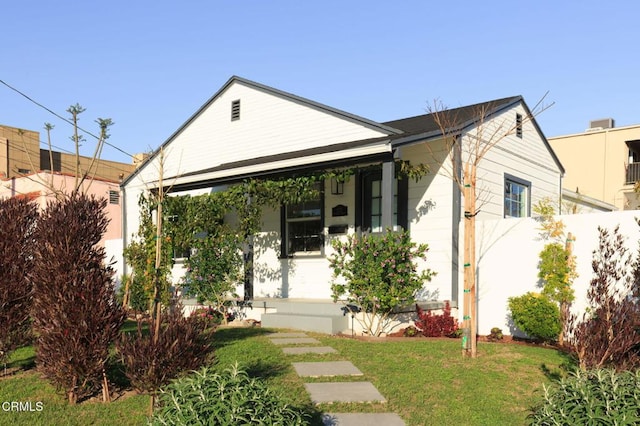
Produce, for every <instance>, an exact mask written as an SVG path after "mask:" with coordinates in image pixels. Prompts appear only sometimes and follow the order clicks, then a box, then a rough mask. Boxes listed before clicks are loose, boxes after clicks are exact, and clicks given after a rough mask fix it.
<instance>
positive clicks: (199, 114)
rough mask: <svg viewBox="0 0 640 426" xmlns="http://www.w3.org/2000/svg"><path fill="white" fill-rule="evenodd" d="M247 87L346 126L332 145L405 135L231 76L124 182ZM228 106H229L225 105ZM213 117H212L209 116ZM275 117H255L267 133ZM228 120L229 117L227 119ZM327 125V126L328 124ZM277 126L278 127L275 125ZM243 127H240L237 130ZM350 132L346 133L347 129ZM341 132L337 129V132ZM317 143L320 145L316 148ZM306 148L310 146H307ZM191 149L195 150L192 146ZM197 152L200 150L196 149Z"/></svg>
mask: <svg viewBox="0 0 640 426" xmlns="http://www.w3.org/2000/svg"><path fill="white" fill-rule="evenodd" d="M241 87H242V88H244V93H248V92H247V91H249V92H255V93H260V94H262V95H267V97H268V98H270V99H279V100H281V101H283V102H281V103H280V104H281V105H282V104H288V105H294V104H295V105H297V106H299V107H302V108H299V110H301V111H302V110H304V111H307V113H308V114H307V117H308V116H310V115H312V114H313V113H311V112H312V111H313V112H315V117H318V118H322V117H325V118H327V120H328V119H329V118H331V119H332V120H333V121H331V123H342V125H344V126H345V127H343V129H342V130H343V134H342V135H336V137H337V138H338V139H343V140H335V138H334V140H331V138H326V137H324V139H326V140H327V141H328V142H327V143H329V144H330V143H342V142H348V141H350V140H360V139H365V138H374V137H382V136H389V135H396V134H399V133H402V132H401V131H400V130H398V129H395V128H393V127H390V126H386V125H384V124H381V123H378V122H375V121H372V120H368V119H366V118H363V117H359V116H357V115H354V114H350V113H348V112H345V111H342V110H339V109H336V108H332V107H329V106H327V105H323V104H321V103H318V102H314V101H311V100H309V99H305V98H302V97H300V96H296V95H293V94H291V93H287V92H284V91H282V90H278V89H274V88H272V87H269V86H265V85H263V84H260V83H256V82H253V81H250V80H247V79H244V78H241V77H237V76H233V77H231V78H230V79H229V80H228V81H227V82H226V83H225V84H224V85H223V86H222V87H221V88H220V89H219V90H218V91H217V92H216V93H215V94H214V95H213V96H212V97H211V98H209V99H208V100H207V102H205V103H204V104H203V105H202V106H201V107H200V108H199V109H198V110H197V111H196V112H195V113H194V114H193V115H191V117H189V119H187V120H186V121H185V122H184V123H183V124H182V125H181V126H180V127H179V128H178V129H177V130H176V131H175V132H174V133H173V134H172V135H171V136H169V138H167V140H166V141H165V142H164V143H163V144H162V145H161V147H160V148H158V149H157V150H156V151H155V152H154V153H153V154H152V155H151V156H149V158H147V159H146V160H145V162H144V163H143V164H142V165H141V166H140V167H139V168H138V170H136V172H134V173H133V174H132V175H130V176H129V177H128V178H127V179H126V180H125V181H124V182H123V185H126V184H127V183H128V182H129V181H130V180H131V179H132V178H133V177H134V176H136V175H138V174H140V171H141V170H142V169H144V168H145V166H146V165H148V164H149V163H151V162H153V161H154V160H156V159H157V157H158V154H159V152H160V150H161V149H164V150H165V152H167V150H168V149H169V148H170V147H171V146H172V144H174V143H175V141H176V140H178V139H180V138H181V135H184V134H185V133H187V132H189V131H190V129H191V128H192V127H194V126H197V125H198V123H201V122H202V121H203V120H207V121H211V120H212V117H211V113H210V111H211V110H212V108H214V107H215V105H216V103H220V102H225V99H229V96H233V95H231V93H234V92H237V91H240V90H241V89H240V88H241ZM225 105H226V104H225ZM244 106H245V105H244V100H243V105H242V108H243V109H242V111H243V113H242V114H244V111H245V109H244ZM207 114H209V115H207ZM269 114H271V116H273V111H270V108H265V109H263V110H262V111H258V112H257V113H256V114H255V115H254V117H258V118H259V119H262V120H263V125H264V129H265V132H268V131H269V129H268V126H269V125H272V124H273V122H270V121H268V120H267V119H266V118H265V117H266V116H267V115H269ZM225 117H226V116H225ZM242 117H243V118H244V117H245V116H244V115H242ZM243 118H241V119H240V120H242V119H243ZM280 118H282V121H281V123H283V122H284V118H283V117H280ZM286 118H288V119H289V121H288V123H293V122H295V121H296V120H298V121H299V122H300V123H298V124H299V127H298V129H297V132H298V134H300V133H302V132H305V131H311V129H309V126H305V123H304V118H302V119H301V118H300V117H299V116H295V117H294V116H292V117H286ZM226 121H227V120H220V123H224V124H225V125H226ZM325 124H326V123H325ZM273 125H274V126H275V124H273ZM237 127H239V126H236V128H237ZM331 127H333V126H326V125H325V126H324V127H322V126H320V125H319V126H318V129H317V130H322V131H325V132H326V131H327V130H328V129H330V128H331ZM345 129H346V130H347V131H346V132H344V130H345ZM198 131H199V132H200V133H202V131H201V130H198ZM207 131H208V132H209V134H208V135H206V136H202V135H200V136H201V137H202V138H204V137H206V138H208V141H212V140H213V139H216V134H215V132H217V131H218V130H213V129H212V128H210V129H208V130H207ZM336 131H337V130H336ZM272 132H274V133H278V134H279V136H283V135H285V134H286V129H284V128H282V129H281V128H277V129H272ZM219 136H220V137H221V139H224V138H225V137H227V139H228V140H226V141H224V143H234V141H233V140H231V139H229V138H228V135H219ZM266 136H267V137H265V135H264V134H263V135H261V137H262V139H263V140H262V144H261V145H260V147H259V148H264V147H265V146H266V145H265V144H266V143H267V141H266V139H268V135H266ZM189 138H191V139H194V137H193V135H189ZM322 139H323V138H322V137H320V138H318V140H317V141H315V142H310V143H309V146H308V148H314V147H316V145H317V144H322V143H324V142H323V141H322ZM215 142H216V143H223V142H222V141H220V140H218V141H215ZM280 143H281V141H277V143H275V144H274V145H279V144H280ZM314 143H315V144H316V145H314ZM280 148H281V149H285V148H286V146H285V145H283V146H282V147H278V146H275V147H274V149H276V150H277V149H280ZM305 148H306V147H305ZM190 149H192V148H191V147H190ZM196 149H197V148H196ZM242 149H245V150H251V147H247V146H235V152H236V153H238V152H240V151H241V150H242ZM295 149H298V148H293V149H291V150H295ZM278 153H280V152H274V153H273V154H278ZM269 154H271V153H262V152H260V153H247V155H248V156H249V157H250V158H253V157H255V156H256V155H269ZM240 160H242V158H231V159H228V158H227V159H224V160H223V161H222V162H223V163H224V162H230V161H240ZM212 161H214V159H212ZM208 167H215V163H214V164H210V165H208ZM192 170H193V169H191V170H186V172H191V171H192Z"/></svg>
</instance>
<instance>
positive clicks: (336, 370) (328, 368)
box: [269, 333, 405, 426]
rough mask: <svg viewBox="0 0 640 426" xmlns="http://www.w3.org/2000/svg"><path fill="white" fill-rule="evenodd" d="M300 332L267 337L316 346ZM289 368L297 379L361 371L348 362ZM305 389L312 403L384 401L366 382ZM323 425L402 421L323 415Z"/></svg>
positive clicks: (289, 350)
mask: <svg viewBox="0 0 640 426" xmlns="http://www.w3.org/2000/svg"><path fill="white" fill-rule="evenodd" d="M306 336H307V335H306V334H304V333H272V334H270V335H269V338H270V340H271V342H272V343H274V344H276V345H279V346H286V345H300V344H320V343H321V342H320V341H319V340H316V339H313V338H309V337H306ZM282 351H283V353H285V354H291V355H293V354H305V353H316V354H326V353H335V352H337V351H336V350H335V349H333V348H332V347H330V346H292V347H283V348H282ZM293 367H294V369H295V370H296V373H298V375H299V376H301V377H320V376H347V375H349V376H351V375H362V372H361V371H360V370H359V369H358V368H357V367H356V366H355V365H353V364H352V363H351V362H350V361H326V362H294V363H293ZM304 386H305V388H306V389H307V392H309V395H310V396H311V401H312V402H313V403H314V404H320V403H333V402H353V403H357V402H387V400H386V399H385V398H384V397H383V396H382V395H381V394H380V392H378V390H377V389H376V387H375V386H374V385H373V384H372V383H370V382H328V383H305V384H304ZM322 421H323V424H324V425H325V426H369V425H384V426H404V425H405V423H404V421H403V420H402V419H401V418H400V416H398V415H397V414H395V413H326V414H324V415H323V416H322Z"/></svg>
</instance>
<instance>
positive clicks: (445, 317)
mask: <svg viewBox="0 0 640 426" xmlns="http://www.w3.org/2000/svg"><path fill="white" fill-rule="evenodd" d="M416 314H417V315H418V319H417V320H415V324H416V328H417V329H418V330H419V331H420V332H421V333H422V334H423V335H424V336H426V337H444V336H446V337H455V333H456V332H457V331H458V328H459V327H458V321H457V320H456V319H455V318H454V317H452V316H451V305H450V304H449V301H446V302H445V304H444V308H443V309H442V313H441V314H434V313H433V312H431V311H426V312H425V311H424V310H422V308H420V306H418V305H417V304H416Z"/></svg>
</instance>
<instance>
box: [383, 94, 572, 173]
mask: <svg viewBox="0 0 640 426" xmlns="http://www.w3.org/2000/svg"><path fill="white" fill-rule="evenodd" d="M491 104H495V105H496V106H495V108H493V109H491V110H489V111H488V112H487V114H486V117H490V116H492V115H495V114H498V113H500V112H502V111H504V110H506V109H509V108H511V107H513V106H514V105H516V104H522V106H523V108H524V109H525V111H526V113H527V115H528V116H531V117H532V118H531V123H533V126H534V128H535V129H536V132H538V134H539V135H540V137H541V139H542V141H543V143H544V145H545V146H546V148H547V150H549V153H550V154H551V157H552V158H553V161H554V162H555V163H556V166H557V167H558V169H560V172H561V174H562V175H564V174H565V169H564V166H563V165H562V163H561V162H560V159H559V158H558V156H557V155H556V153H555V151H554V150H553V148H552V147H551V145H550V144H549V141H548V140H547V138H546V136H545V135H544V133H543V132H542V130H541V129H540V126H539V125H538V122H537V121H536V119H535V117H533V116H532V114H531V110H530V109H529V106H528V105H527V103H526V102H525V101H524V98H523V97H522V96H514V97H512V98H503V99H498V100H495V101H489V102H484V103H481V104H476V105H469V106H465V107H462V108H456V109H452V110H449V111H451V112H455V111H461V110H466V111H467V112H468V111H469V110H470V109H471V108H476V109H477V108H478V107H480V106H482V105H491ZM431 115H432V114H426V115H423V116H416V117H410V118H408V119H403V120H396V121H393V122H387V124H395V125H397V126H398V127H400V128H402V122H403V121H404V122H405V123H406V122H409V121H416V120H419V119H421V118H423V119H425V120H427V117H429V116H431ZM477 119H478V117H472V118H469V119H467V120H466V121H465V122H463V123H461V124H460V125H458V126H455V127H453V128H451V129H447V132H448V133H449V134H451V135H459V134H460V133H462V132H463V131H465V130H466V129H468V128H470V127H472V126H474V125H475V124H476V123H477ZM424 130H428V131H424V132H415V133H413V134H409V135H399V136H394V137H392V138H391V146H392V147H393V148H397V147H400V146H404V145H411V144H414V143H420V142H427V141H429V140H434V139H440V138H441V137H442V131H441V130H440V129H428V126H425V129H424Z"/></svg>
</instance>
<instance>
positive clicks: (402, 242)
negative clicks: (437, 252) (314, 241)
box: [329, 231, 434, 336]
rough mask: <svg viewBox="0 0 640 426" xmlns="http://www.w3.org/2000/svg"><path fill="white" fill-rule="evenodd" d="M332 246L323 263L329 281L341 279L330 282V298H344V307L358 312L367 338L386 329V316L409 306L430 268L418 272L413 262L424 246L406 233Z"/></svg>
mask: <svg viewBox="0 0 640 426" xmlns="http://www.w3.org/2000/svg"><path fill="white" fill-rule="evenodd" d="M332 246H333V249H334V250H335V252H334V253H333V254H332V255H331V256H330V257H329V263H330V266H331V268H332V269H333V275H334V278H338V277H341V278H342V279H343V280H344V283H338V282H335V281H334V282H333V283H332V284H331V291H332V294H333V300H334V301H337V300H338V299H339V298H341V297H345V298H346V300H345V304H346V308H347V309H349V310H351V309H350V308H349V307H350V306H354V307H355V308H356V312H358V311H359V309H361V310H362V311H364V316H363V318H364V319H363V320H362V321H361V325H362V326H363V328H364V329H365V330H366V331H367V332H368V333H369V334H370V335H373V336H379V335H380V334H382V333H384V332H386V331H388V327H389V326H390V315H391V314H392V313H393V312H394V311H395V310H396V309H398V308H399V307H401V306H406V305H408V304H411V303H413V302H414V300H415V295H416V293H417V292H418V290H420V289H421V288H422V287H423V285H424V284H425V282H426V281H429V280H431V277H432V276H433V275H434V273H433V272H432V271H431V270H430V269H425V270H423V271H422V272H418V266H417V264H416V263H415V260H414V259H418V258H421V259H426V253H427V251H428V246H427V245H426V244H419V245H418V244H416V243H414V242H412V241H411V237H410V236H409V233H408V232H406V231H405V232H391V231H387V232H386V233H384V234H382V235H374V234H365V235H362V236H357V235H350V236H349V237H348V238H347V239H346V241H341V240H334V241H333V243H332ZM351 312H352V313H353V310H351ZM359 321H360V320H359Z"/></svg>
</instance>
